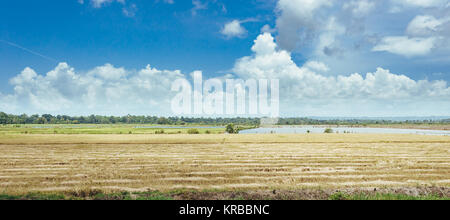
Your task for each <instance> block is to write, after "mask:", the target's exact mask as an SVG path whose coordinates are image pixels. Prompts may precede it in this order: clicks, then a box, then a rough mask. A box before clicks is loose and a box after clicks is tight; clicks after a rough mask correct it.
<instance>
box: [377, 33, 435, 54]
mask: <svg viewBox="0 0 450 220" xmlns="http://www.w3.org/2000/svg"><path fill="white" fill-rule="evenodd" d="M435 42H436V38H434V37H429V38H409V37H406V36H394V37H385V38H383V39H382V40H381V42H380V43H379V44H378V45H376V46H375V47H374V48H373V49H372V50H373V51H386V52H390V53H393V54H397V55H402V56H406V57H413V56H424V55H427V54H429V53H430V52H431V50H432V49H433V48H434V46H435Z"/></svg>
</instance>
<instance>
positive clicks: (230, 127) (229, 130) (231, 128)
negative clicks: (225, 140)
mask: <svg viewBox="0 0 450 220" xmlns="http://www.w3.org/2000/svg"><path fill="white" fill-rule="evenodd" d="M225 130H226V132H227V133H228V134H234V133H236V130H235V129H234V124H228V125H227V128H226V129H225Z"/></svg>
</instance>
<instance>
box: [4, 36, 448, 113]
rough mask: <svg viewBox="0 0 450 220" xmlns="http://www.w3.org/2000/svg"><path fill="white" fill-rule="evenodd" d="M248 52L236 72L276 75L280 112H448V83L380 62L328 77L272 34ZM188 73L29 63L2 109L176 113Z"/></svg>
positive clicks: (319, 65)
mask: <svg viewBox="0 0 450 220" xmlns="http://www.w3.org/2000/svg"><path fill="white" fill-rule="evenodd" d="M251 50H252V53H253V54H252V55H251V56H247V57H243V58H241V59H238V60H237V61H236V63H235V65H234V67H233V70H232V72H233V75H234V76H235V77H238V78H241V79H279V80H280V89H281V90H280V98H281V100H280V101H281V109H280V110H281V115H283V116H289V115H295V116H300V115H316V116H323V115H328V116H329V115H339V116H367V115H369V116H387V115H389V116H396V115H403V116H404V115H416V116H417V115H445V114H446V113H448V112H449V110H450V101H449V100H450V88H449V86H448V84H447V82H445V81H429V80H413V79H411V78H409V77H408V76H406V75H401V74H395V73H392V72H391V71H390V70H388V69H385V68H382V67H379V68H376V69H374V71H373V72H371V73H367V74H364V75H363V74H360V73H353V74H346V75H338V76H333V75H330V74H328V72H331V71H332V69H330V68H329V67H328V66H327V64H326V63H323V62H320V61H317V60H310V61H307V62H305V64H304V65H302V66H299V65H297V64H296V63H295V62H294V61H293V60H292V57H291V53H290V52H288V51H286V50H283V49H280V47H278V45H277V43H276V42H275V39H274V38H273V36H272V35H271V34H270V33H264V34H261V35H260V36H258V38H257V39H256V40H255V41H254V45H253V46H252V48H251ZM325 73H327V74H325ZM230 77H231V76H230V75H226V76H224V77H222V78H230ZM188 78H190V77H189V74H183V73H181V72H180V71H178V70H175V71H171V70H158V69H156V68H152V67H151V66H150V65H148V66H147V67H145V68H143V69H140V70H128V69H126V68H123V67H115V66H113V65H112V64H105V65H103V66H99V67H95V68H93V69H92V70H90V71H86V72H77V71H76V70H75V69H74V68H72V67H71V66H69V65H68V64H67V63H60V64H59V65H58V66H56V67H55V68H54V69H53V70H51V71H49V72H48V73H46V74H38V73H36V71H34V70H33V69H31V68H25V69H24V70H23V71H22V72H21V73H20V74H18V75H17V76H16V77H13V78H12V79H11V80H10V84H11V85H12V86H13V87H14V91H13V92H12V93H10V94H0V110H1V111H7V112H11V113H28V114H35V113H41V114H42V113H53V114H72V115H87V114H102V115H126V114H144V115H152V114H154V115H160V114H171V113H170V112H167V109H170V101H171V100H172V98H173V97H174V96H175V95H176V94H174V93H173V92H171V86H172V82H174V81H176V80H177V79H188ZM205 80H206V79H205Z"/></svg>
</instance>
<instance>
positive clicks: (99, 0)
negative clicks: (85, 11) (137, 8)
mask: <svg viewBox="0 0 450 220" xmlns="http://www.w3.org/2000/svg"><path fill="white" fill-rule="evenodd" d="M90 2H91V4H92V7H94V8H101V7H103V6H104V5H106V4H109V3H112V2H118V3H121V4H125V0H90ZM78 3H80V4H84V0H78Z"/></svg>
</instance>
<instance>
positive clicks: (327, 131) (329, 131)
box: [323, 128, 334, 134]
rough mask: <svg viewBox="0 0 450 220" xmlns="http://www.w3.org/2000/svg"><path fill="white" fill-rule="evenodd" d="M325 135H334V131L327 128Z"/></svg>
mask: <svg viewBox="0 0 450 220" xmlns="http://www.w3.org/2000/svg"><path fill="white" fill-rule="evenodd" d="M323 133H325V134H332V133H334V131H333V129H331V128H327V129H325V131H324V132H323Z"/></svg>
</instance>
